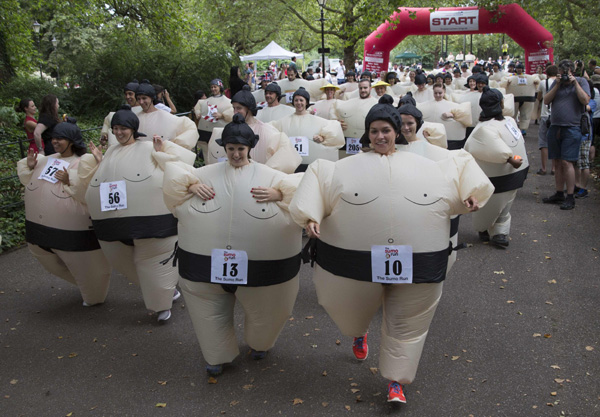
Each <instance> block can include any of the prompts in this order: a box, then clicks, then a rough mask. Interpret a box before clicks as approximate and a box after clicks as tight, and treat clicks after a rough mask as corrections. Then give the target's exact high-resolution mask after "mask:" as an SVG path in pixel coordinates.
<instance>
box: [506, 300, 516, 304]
mask: <svg viewBox="0 0 600 417" xmlns="http://www.w3.org/2000/svg"><path fill="white" fill-rule="evenodd" d="M514 303H515V302H514V301H513V300H508V301H507V302H506V304H514Z"/></svg>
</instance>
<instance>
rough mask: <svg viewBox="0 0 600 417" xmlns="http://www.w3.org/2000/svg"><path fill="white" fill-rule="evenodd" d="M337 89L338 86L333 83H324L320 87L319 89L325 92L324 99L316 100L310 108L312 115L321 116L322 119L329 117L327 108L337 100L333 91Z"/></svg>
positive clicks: (329, 108)
mask: <svg viewBox="0 0 600 417" xmlns="http://www.w3.org/2000/svg"><path fill="white" fill-rule="evenodd" d="M339 89H340V87H338V86H337V85H333V84H326V85H324V86H323V87H321V91H323V92H324V93H325V99H324V100H319V101H317V102H316V103H315V105H314V106H312V108H311V109H310V112H311V113H312V114H314V115H317V116H319V117H322V118H323V119H329V118H330V117H329V110H331V106H332V105H333V103H335V102H336V101H337V100H336V99H335V93H336V91H337V90H339Z"/></svg>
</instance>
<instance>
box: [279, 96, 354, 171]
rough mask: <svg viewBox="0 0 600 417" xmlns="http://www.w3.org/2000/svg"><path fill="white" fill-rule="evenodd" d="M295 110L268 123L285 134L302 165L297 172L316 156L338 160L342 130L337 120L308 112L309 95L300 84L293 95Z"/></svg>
mask: <svg viewBox="0 0 600 417" xmlns="http://www.w3.org/2000/svg"><path fill="white" fill-rule="evenodd" d="M292 102H293V103H294V108H295V110H296V111H295V112H294V114H291V115H289V116H286V117H284V118H282V119H279V120H274V121H273V122H271V124H272V125H273V126H274V127H275V129H277V130H279V131H280V132H283V133H285V134H286V135H288V137H289V138H290V140H291V141H292V143H293V144H294V147H295V148H296V150H297V151H298V154H300V156H302V164H301V165H300V166H299V167H298V169H297V172H304V171H305V170H306V167H307V166H308V164H310V163H311V162H313V161H315V160H317V159H326V160H328V161H337V160H338V149H339V148H341V147H342V146H344V132H343V131H342V127H341V126H340V123H339V122H338V121H337V120H327V119H323V118H322V117H319V116H315V115H313V114H310V113H309V112H308V110H307V109H308V107H309V106H310V95H309V94H308V91H306V90H305V89H304V88H302V87H300V88H299V89H298V90H297V91H296V92H295V93H294V95H293V97H292Z"/></svg>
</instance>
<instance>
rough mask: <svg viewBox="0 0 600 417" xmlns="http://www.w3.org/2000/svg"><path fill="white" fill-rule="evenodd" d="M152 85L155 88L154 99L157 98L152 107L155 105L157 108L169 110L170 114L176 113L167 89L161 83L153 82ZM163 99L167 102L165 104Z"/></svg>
mask: <svg viewBox="0 0 600 417" xmlns="http://www.w3.org/2000/svg"><path fill="white" fill-rule="evenodd" d="M153 87H154V90H156V99H157V100H158V102H157V103H156V104H155V106H154V107H156V108H157V109H159V110H164V111H166V112H169V113H171V114H176V113H177V107H175V104H173V102H172V101H171V96H170V95H169V92H168V91H167V89H166V88H165V87H163V86H162V85H158V84H153ZM165 101H166V102H167V104H165Z"/></svg>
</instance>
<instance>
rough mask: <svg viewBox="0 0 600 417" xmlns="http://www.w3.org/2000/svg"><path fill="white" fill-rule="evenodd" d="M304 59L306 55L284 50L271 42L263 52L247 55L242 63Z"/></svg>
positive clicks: (243, 57) (242, 58)
mask: <svg viewBox="0 0 600 417" xmlns="http://www.w3.org/2000/svg"><path fill="white" fill-rule="evenodd" d="M294 56H295V57H296V58H304V54H295V53H293V52H290V51H287V50H285V49H283V48H282V47H281V46H279V45H277V43H276V42H275V41H271V43H269V44H268V45H267V46H266V47H265V48H264V49H263V50H261V51H258V52H257V53H255V54H252V55H246V56H242V57H240V59H241V60H242V61H252V60H254V61H259V60H265V59H291V58H292V57H294Z"/></svg>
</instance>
